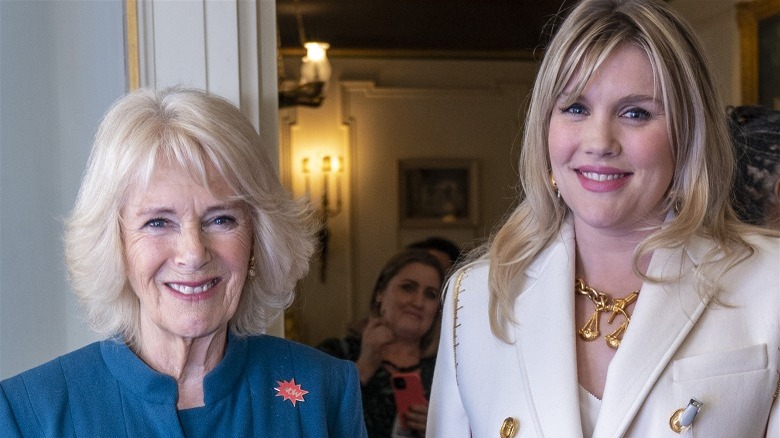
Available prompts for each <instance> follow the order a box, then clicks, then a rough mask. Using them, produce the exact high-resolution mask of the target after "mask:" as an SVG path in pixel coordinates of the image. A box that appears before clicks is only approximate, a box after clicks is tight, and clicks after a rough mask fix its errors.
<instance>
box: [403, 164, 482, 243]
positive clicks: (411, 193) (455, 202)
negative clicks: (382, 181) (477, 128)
mask: <svg viewBox="0 0 780 438" xmlns="http://www.w3.org/2000/svg"><path fill="white" fill-rule="evenodd" d="M398 181H399V191H398V193H399V212H400V215H401V217H400V225H401V228H432V227H474V226H476V225H477V223H478V216H479V215H478V212H479V209H478V203H479V199H478V186H477V181H478V163H477V160H470V159H409V160H400V161H399V162H398Z"/></svg>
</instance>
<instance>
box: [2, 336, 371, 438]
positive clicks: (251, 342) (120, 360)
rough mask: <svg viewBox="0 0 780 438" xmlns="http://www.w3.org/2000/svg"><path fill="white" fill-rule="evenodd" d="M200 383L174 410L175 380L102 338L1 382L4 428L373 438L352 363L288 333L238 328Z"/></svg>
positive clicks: (83, 433) (8, 431)
mask: <svg viewBox="0 0 780 438" xmlns="http://www.w3.org/2000/svg"><path fill="white" fill-rule="evenodd" d="M293 380H294V382H293ZM203 387H204V396H205V406H204V407H201V408H195V409H189V410H184V411H177V409H176V399H177V389H176V381H175V380H174V379H173V378H171V377H170V376H167V375H164V374H161V373H158V372H156V371H154V370H152V369H151V368H149V367H148V366H147V365H146V364H145V363H144V362H143V361H141V360H140V359H139V358H138V356H136V355H135V354H134V353H133V352H132V351H131V350H130V349H129V348H128V347H127V346H126V345H125V344H123V343H121V342H116V341H112V340H107V341H102V342H96V343H94V344H91V345H88V346H86V347H84V348H82V349H80V350H77V351H74V352H72V353H69V354H66V355H64V356H61V357H59V358H57V359H54V360H53V361H51V362H48V363H46V364H44V365H41V366H39V367H37V368H33V369H31V370H29V371H26V372H24V373H22V374H20V375H18V376H15V377H12V378H10V379H7V380H4V381H2V382H0V436H2V437H17V436H30V437H44V436H45V437H70V436H79V437H195V436H198V437H216V436H220V437H222V436H226V437H227V436H229V437H250V436H254V437H364V436H366V430H365V424H364V422H363V412H362V406H361V399H360V381H359V378H358V374H357V369H356V368H355V365H354V364H353V363H352V362H349V361H345V360H338V359H334V358H332V357H330V356H328V355H326V354H324V353H321V352H319V351H317V350H315V349H313V348H310V347H307V346H304V345H300V344H297V343H294V342H291V341H288V340H284V339H280V338H275V337H271V336H257V337H247V338H240V337H235V336H232V335H231V336H230V337H229V340H228V346H227V349H226V352H225V357H224V358H223V360H222V362H220V363H219V365H217V367H216V368H215V369H214V370H212V371H211V372H210V373H209V374H208V375H207V376H206V378H205V379H204V382H203ZM293 402H295V403H293Z"/></svg>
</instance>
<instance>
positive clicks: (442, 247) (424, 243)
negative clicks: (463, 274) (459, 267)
mask: <svg viewBox="0 0 780 438" xmlns="http://www.w3.org/2000/svg"><path fill="white" fill-rule="evenodd" d="M406 247H407V248H418V249H424V250H426V251H428V252H429V253H431V254H432V255H433V256H434V257H436V258H437V259H438V260H439V262H440V263H441V267H442V269H443V270H444V274H445V275H446V274H449V273H450V271H451V270H452V267H453V266H454V265H455V264H456V263H457V262H458V260H459V259H460V256H461V248H460V247H459V246H458V245H457V244H456V243H455V242H453V241H452V240H449V239H445V238H443V237H438V236H432V237H428V238H427V239H424V240H419V241H417V242H413V243H410V244H409V245H407V246H406Z"/></svg>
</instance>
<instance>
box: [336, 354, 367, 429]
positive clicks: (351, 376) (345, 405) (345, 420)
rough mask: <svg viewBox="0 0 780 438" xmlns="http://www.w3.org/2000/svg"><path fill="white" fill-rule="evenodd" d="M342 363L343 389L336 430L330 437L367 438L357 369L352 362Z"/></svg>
mask: <svg viewBox="0 0 780 438" xmlns="http://www.w3.org/2000/svg"><path fill="white" fill-rule="evenodd" d="M343 363H344V364H345V365H346V367H345V368H346V371H345V379H344V380H345V387H344V393H343V397H342V398H341V404H340V405H339V413H338V416H339V418H338V420H337V422H336V430H335V431H333V432H332V433H331V436H344V437H346V436H348V437H367V436H368V432H366V422H365V420H363V402H362V397H361V395H360V377H358V371H357V367H355V364H354V363H352V362H343Z"/></svg>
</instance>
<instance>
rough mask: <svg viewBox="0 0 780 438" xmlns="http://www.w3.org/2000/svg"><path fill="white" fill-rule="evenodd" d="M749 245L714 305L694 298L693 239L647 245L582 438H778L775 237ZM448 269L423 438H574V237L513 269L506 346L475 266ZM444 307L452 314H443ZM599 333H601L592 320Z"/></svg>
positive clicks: (700, 244) (705, 246)
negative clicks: (674, 422)
mask: <svg viewBox="0 0 780 438" xmlns="http://www.w3.org/2000/svg"><path fill="white" fill-rule="evenodd" d="M749 241H750V242H751V243H753V244H754V245H755V246H756V247H757V248H758V250H757V252H756V254H755V255H753V256H752V257H751V258H750V259H748V260H747V261H745V262H743V263H741V264H739V265H738V266H737V267H735V268H733V269H732V270H730V271H729V272H728V273H727V274H726V276H725V277H724V278H723V279H722V282H721V284H722V288H723V290H724V292H723V293H722V295H721V299H722V300H723V301H724V302H726V303H728V304H729V305H730V307H723V306H717V305H715V304H714V303H710V302H702V300H701V299H700V297H699V295H698V294H697V293H696V292H695V291H694V288H693V286H692V283H693V278H692V277H693V276H692V275H691V272H692V269H693V268H694V267H695V266H696V265H697V264H698V263H699V261H700V260H702V257H703V256H704V254H705V253H706V252H707V250H709V249H710V248H712V245H713V244H712V243H711V242H710V241H708V240H705V239H696V240H694V241H692V242H691V243H690V244H689V245H687V246H686V247H685V249H679V250H660V251H656V252H655V253H654V255H653V257H652V261H651V263H650V267H649V274H650V275H652V276H656V275H660V276H664V275H667V276H668V275H675V274H678V273H682V274H683V277H682V279H681V281H679V282H676V283H674V284H669V285H654V284H650V283H646V284H644V285H643V286H642V289H641V293H640V295H639V299H638V300H637V302H636V305H635V308H634V311H633V313H632V315H631V324H630V326H629V328H628V330H627V332H626V333H625V336H624V337H623V341H622V344H621V346H620V349H619V350H618V351H617V353H616V355H615V357H614V358H613V360H612V362H611V364H610V367H609V372H608V375H607V381H606V387H605V389H604V395H603V398H602V403H601V410H600V412H599V417H598V420H597V422H596V426H595V431H594V433H593V437H598V438H602V437H606V438H614V437H621V436H627V437H643V438H644V437H689V438H690V437H708V438H714V437H724V438H750V437H764V436H769V437H780V403H778V400H777V392H778V387H779V385H780V382H779V380H780V371H779V370H780V240H778V239H770V238H765V237H755V238H751V239H749ZM458 275H459V273H456V274H455V275H453V276H452V279H451V281H450V284H449V285H448V288H447V294H446V296H445V304H444V310H443V319H442V336H441V341H440V344H439V353H438V358H437V361H436V372H435V375H434V380H433V390H432V394H431V400H430V407H429V414H428V435H427V436H429V437H431V436H432V437H442V438H445V437H446V438H458V437H469V436H473V437H479V438H481V437H491V438H493V437H498V436H499V430H500V428H501V426H502V423H503V421H504V420H505V419H506V418H510V417H511V418H513V419H514V420H515V421H516V422H517V425H518V426H517V430H516V433H515V435H514V436H515V437H561V438H576V437H582V428H581V420H580V408H579V398H578V383H577V364H576V360H577V359H576V351H575V343H574V342H575V337H574V332H575V323H574V297H575V294H574V235H573V229H572V227H571V225H567V226H565V228H564V229H563V231H562V233H561V236H560V238H559V239H558V240H557V241H556V242H555V243H554V244H552V245H551V246H550V247H549V248H547V249H546V250H545V251H544V252H543V253H542V254H540V256H539V257H537V260H536V261H535V262H534V263H533V264H532V265H531V266H530V268H529V269H528V271H527V272H526V275H527V281H526V282H525V285H524V290H523V291H522V292H521V293H520V295H519V296H518V298H517V300H516V301H515V309H514V311H515V313H514V315H515V318H516V321H517V324H516V325H515V326H512V327H511V329H510V333H512V335H513V339H514V343H512V344H509V343H505V342H502V341H500V340H498V339H497V338H496V337H495V336H494V335H493V333H492V332H491V330H490V325H489V322H488V290H487V276H488V266H487V263H480V264H477V265H475V266H472V267H470V268H466V269H465V271H464V273H463V275H462V277H461V280H460V282H459V288H458V289H457V290H456V289H455V285H456V283H458V281H457V280H456V279H457V278H458ZM456 309H457V310H456ZM602 328H604V327H602ZM691 398H696V399H697V400H700V401H702V402H704V405H703V406H702V408H701V410H700V412H699V413H698V415H697V416H696V418H695V420H694V422H693V426H692V427H691V428H690V429H688V430H687V431H684V432H683V433H681V434H678V433H675V432H673V431H672V429H671V427H670V425H669V420H670V417H671V416H672V414H673V413H674V412H675V411H676V410H677V409H679V408H683V407H685V406H686V405H687V404H688V402H689V400H690V399H691Z"/></svg>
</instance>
